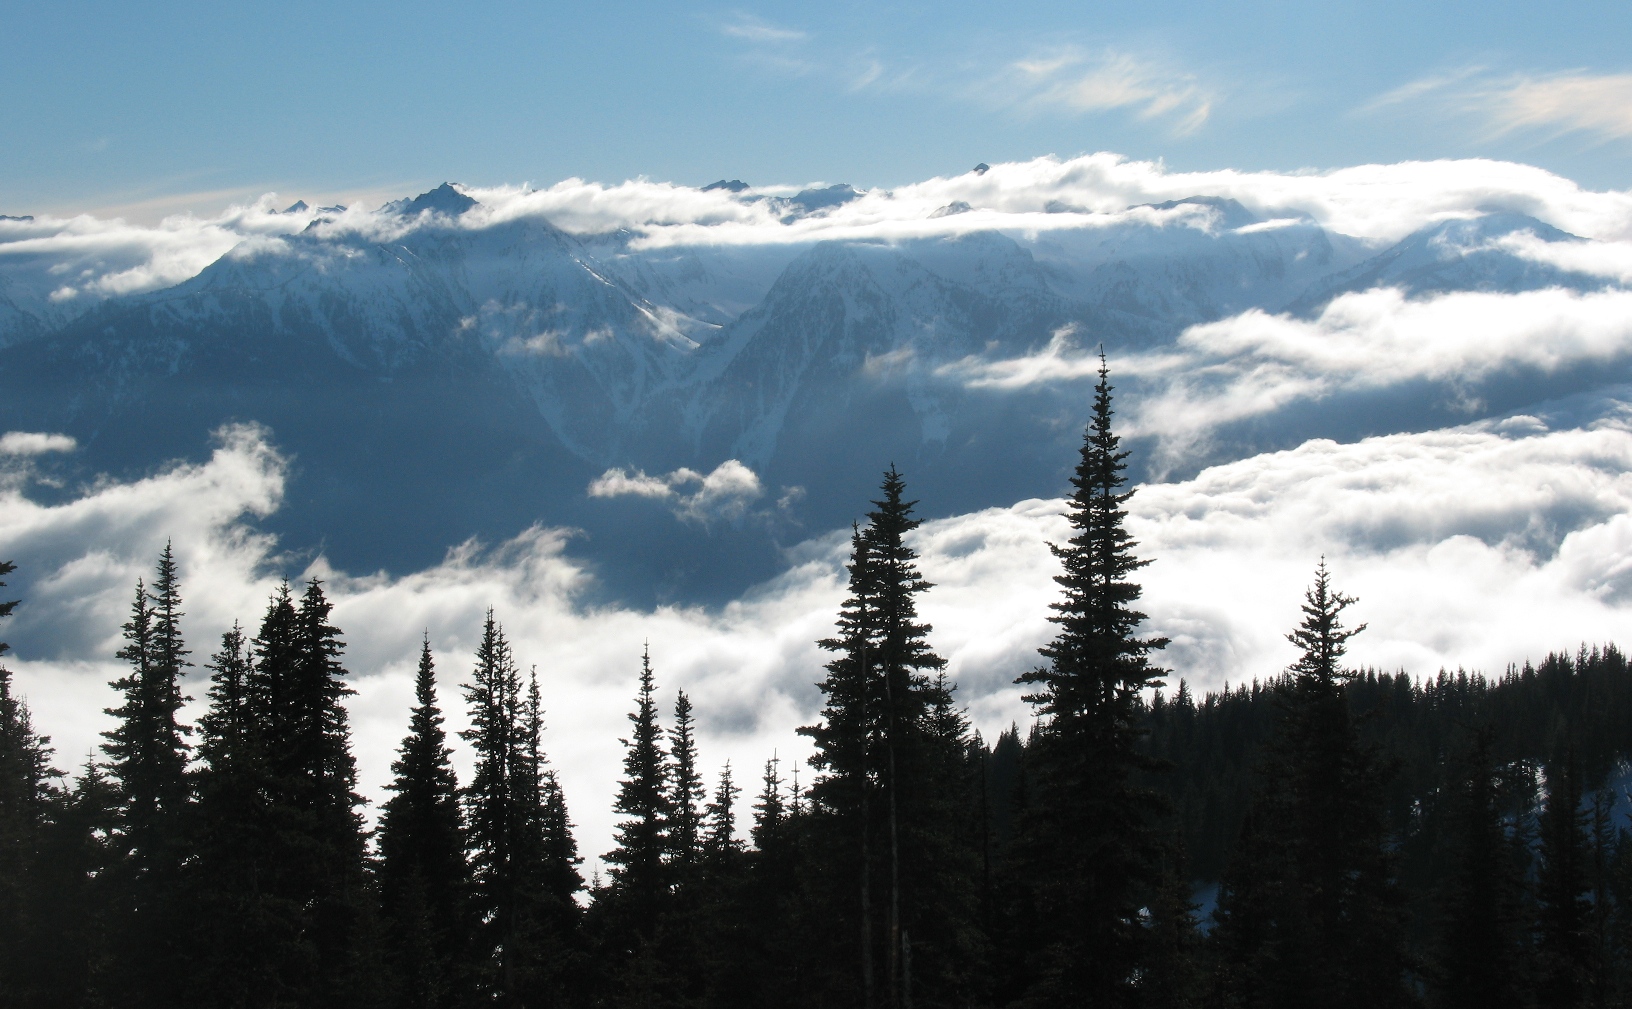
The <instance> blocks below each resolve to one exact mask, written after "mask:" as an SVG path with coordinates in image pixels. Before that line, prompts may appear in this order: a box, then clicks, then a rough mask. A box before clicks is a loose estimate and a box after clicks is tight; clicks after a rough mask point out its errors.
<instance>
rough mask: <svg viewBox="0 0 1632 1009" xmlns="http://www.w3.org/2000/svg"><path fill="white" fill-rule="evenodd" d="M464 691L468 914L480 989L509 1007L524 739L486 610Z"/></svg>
mask: <svg viewBox="0 0 1632 1009" xmlns="http://www.w3.org/2000/svg"><path fill="white" fill-rule="evenodd" d="M464 691H465V702H466V703H467V704H468V705H469V706H470V728H469V729H466V730H464V731H463V732H462V733H461V734H460V736H461V738H463V739H464V740H465V741H466V742H468V743H470V745H471V749H472V750H474V751H475V756H476V766H475V771H474V774H473V775H472V777H471V781H470V784H469V786H467V787H466V789H465V803H466V810H467V822H468V823H469V840H468V844H469V851H470V866H471V871H472V877H473V881H474V892H475V900H476V908H475V911H476V916H477V920H478V921H479V922H481V927H480V930H479V931H480V936H479V951H480V959H481V961H483V967H484V968H485V973H486V974H487V978H486V980H485V983H484V988H485V989H486V990H487V991H488V992H489V993H490V994H491V996H492V997H493V999H494V1001H496V1002H498V1003H499V1004H501V1005H512V1004H514V1003H515V1000H516V997H517V990H518V978H517V973H518V971H517V962H516V961H517V959H518V957H517V952H518V950H517V945H518V942H517V939H518V936H519V933H520V928H519V922H518V920H517V919H518V912H519V907H518V905H519V903H520V899H521V887H522V881H521V880H520V879H519V878H518V873H517V854H518V851H517V849H518V847H519V846H520V841H521V839H520V837H519V836H518V835H519V834H520V830H519V829H518V828H519V827H520V822H519V821H520V813H519V811H518V810H517V809H516V802H515V798H516V795H515V793H516V787H517V786H516V781H515V778H516V777H517V776H518V774H519V772H520V765H521V761H522V752H523V746H524V745H525V743H524V740H523V738H522V727H521V726H520V725H519V724H517V716H518V713H519V711H520V705H521V699H520V694H521V679H520V674H519V672H518V671H517V669H516V664H515V658H514V656H513V655H512V654H511V651H510V645H509V642H507V641H506V640H505V637H504V630H503V628H501V627H500V626H499V625H498V622H497V621H496V620H494V617H493V611H492V610H491V609H490V610H488V611H487V618H486V621H485V622H484V623H483V625H482V639H481V641H480V643H479V644H478V645H477V646H476V668H475V670H474V671H473V673H472V676H471V682H470V684H469V685H468V686H466V687H465V688H464Z"/></svg>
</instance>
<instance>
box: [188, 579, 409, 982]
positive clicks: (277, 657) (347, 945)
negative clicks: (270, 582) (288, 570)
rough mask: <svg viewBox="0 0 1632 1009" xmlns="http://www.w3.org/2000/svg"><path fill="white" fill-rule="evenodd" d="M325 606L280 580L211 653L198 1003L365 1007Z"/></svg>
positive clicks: (365, 918) (358, 877) (345, 755)
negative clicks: (245, 627)
mask: <svg viewBox="0 0 1632 1009" xmlns="http://www.w3.org/2000/svg"><path fill="white" fill-rule="evenodd" d="M330 613H331V605H330V603H329V601H328V599H327V597H326V596H325V594H324V592H323V589H322V585H321V583H319V582H318V581H317V580H315V579H314V580H312V581H311V582H310V583H309V584H308V585H307V588H306V591H305V592H304V593H303V594H302V596H301V598H300V602H299V605H298V606H297V605H296V602H295V599H294V596H293V595H292V593H291V592H290V591H289V586H288V585H287V584H284V585H282V586H280V587H279V588H278V589H277V590H276V591H275V592H274V593H273V595H272V598H271V600H270V602H269V603H268V605H267V611H266V615H265V616H264V618H263V619H262V621H261V625H260V629H259V632H258V633H257V634H256V636H255V638H254V640H253V641H252V642H251V643H250V647H249V649H247V654H246V649H245V648H244V643H243V640H242V633H241V632H240V631H238V630H237V629H236V628H235V629H234V630H233V631H229V632H228V633H227V635H226V636H225V637H224V638H223V641H222V650H221V652H219V653H217V655H216V656H215V658H214V659H213V660H212V662H211V666H212V668H213V669H214V671H215V674H214V676H213V677H212V685H211V709H210V713H209V715H208V716H207V717H206V719H205V722H204V728H205V740H204V745H203V747H202V748H201V749H202V751H203V754H202V755H203V756H204V758H205V766H204V768H203V770H202V771H201V773H200V780H199V791H200V814H201V816H200V819H201V830H200V834H201V838H200V842H199V844H200V855H199V859H198V861H199V875H200V877H201V880H202V885H203V887H204V889H205V893H204V895H203V897H202V898H201V901H200V903H201V905H202V909H203V914H204V916H205V917H206V918H207V920H208V922H209V926H210V927H209V929H208V930H207V931H206V932H205V947H206V950H207V953H206V962H205V963H204V964H203V965H202V969H201V970H200V971H199V972H198V977H197V981H198V985H199V994H198V995H197V997H196V998H195V1000H194V1001H196V1002H197V1003H199V1004H203V1005H227V1006H233V1005H244V1004H251V1005H259V1004H268V1005H283V1004H295V1005H300V1006H303V1007H307V1006H310V1007H314V1009H317V1007H325V1006H339V1005H348V1006H355V1005H359V1004H362V1005H367V1004H371V1002H372V1000H373V999H374V998H375V997H376V996H377V995H378V994H379V989H378V986H377V984H376V978H375V977H374V976H373V975H374V965H375V961H374V958H375V955H376V952H375V949H374V945H373V936H374V935H375V923H374V922H373V920H372V906H373V893H372V890H371V887H370V882H369V879H368V873H367V866H366V861H365V859H366V851H365V847H364V834H363V825H362V818H361V816H360V815H359V812H358V807H359V806H360V805H361V803H362V800H361V799H360V798H359V797H358V796H357V794H356V791H355V789H356V780H357V770H356V764H355V761H354V760H353V758H352V755H351V742H350V727H349V723H348V718H347V714H346V709H345V707H344V704H343V701H344V698H345V697H346V696H347V695H348V694H350V693H351V690H350V688H349V687H347V686H346V683H345V676H346V671H345V668H344V666H343V665H342V663H341V660H340V656H341V653H342V651H343V649H344V645H343V644H342V642H341V641H340V632H339V629H338V628H336V627H335V626H333V624H331V623H330V622H329V617H330Z"/></svg>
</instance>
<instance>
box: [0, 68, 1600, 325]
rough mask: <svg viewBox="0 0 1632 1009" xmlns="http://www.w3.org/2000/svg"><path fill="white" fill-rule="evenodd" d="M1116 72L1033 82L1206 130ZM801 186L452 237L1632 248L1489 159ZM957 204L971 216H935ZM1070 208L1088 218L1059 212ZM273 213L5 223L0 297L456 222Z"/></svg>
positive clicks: (709, 195) (1527, 172)
mask: <svg viewBox="0 0 1632 1009" xmlns="http://www.w3.org/2000/svg"><path fill="white" fill-rule="evenodd" d="M1107 60H1108V62H1106V61H1101V63H1098V64H1095V63H1092V61H1089V62H1087V63H1083V62H1081V61H1080V60H1079V61H1078V62H1072V61H1070V60H1067V61H1066V62H1064V63H1060V62H1059V61H1058V60H1056V61H1055V62H1053V63H1049V62H1048V61H1046V60H1045V61H1043V62H1042V63H1038V64H1036V66H1035V67H1034V68H1033V69H1034V71H1035V74H1034V76H1035V75H1038V74H1040V75H1042V76H1043V77H1046V78H1048V79H1054V78H1059V79H1060V80H1061V81H1068V80H1069V77H1068V74H1067V71H1068V69H1070V68H1072V67H1075V68H1076V69H1075V70H1072V71H1071V72H1073V73H1074V72H1077V71H1081V72H1083V73H1086V74H1088V75H1089V77H1094V75H1096V74H1098V75H1100V77H1094V79H1095V80H1098V81H1099V83H1098V84H1093V85H1092V86H1090V85H1089V84H1086V83H1084V81H1085V80H1087V78H1083V79H1081V80H1077V81H1076V83H1075V84H1069V83H1061V84H1059V85H1058V86H1059V87H1060V88H1063V89H1064V90H1063V91H1061V92H1060V94H1061V95H1062V96H1064V95H1069V94H1075V95H1077V99H1075V100H1081V101H1088V100H1089V99H1090V98H1091V99H1092V100H1093V101H1096V102H1105V101H1111V100H1112V98H1113V97H1115V96H1117V95H1120V96H1121V97H1119V98H1116V99H1115V100H1116V101H1128V102H1132V103H1133V106H1134V107H1138V108H1143V109H1145V110H1146V111H1150V112H1151V114H1162V115H1167V114H1172V115H1180V114H1182V112H1181V110H1183V109H1184V108H1190V110H1191V111H1190V113H1188V114H1189V115H1192V116H1193V115H1195V114H1197V110H1199V109H1200V108H1202V106H1201V105H1197V104H1195V103H1196V102H1198V101H1200V100H1201V99H1200V98H1198V97H1196V96H1191V97H1182V96H1183V95H1184V87H1188V85H1184V86H1181V85H1179V84H1172V83H1168V84H1160V85H1158V84H1155V83H1149V81H1148V80H1147V77H1149V75H1148V74H1145V71H1143V70H1138V67H1137V66H1136V65H1135V64H1132V63H1127V62H1126V61H1125V60H1122V59H1121V58H1109V57H1108V58H1107ZM1094 67H1098V69H1094ZM1045 70H1046V71H1047V72H1046V73H1044V71H1045ZM1135 71H1138V72H1135ZM1062 75H1066V76H1062ZM1105 75H1109V76H1105ZM1142 75H1143V76H1142ZM1101 77H1102V78H1103V79H1100V78H1101ZM1113 78H1114V79H1115V80H1113ZM1118 80H1119V81H1121V83H1120V84H1116V81H1118ZM1149 80H1155V78H1149ZM1141 82H1143V83H1141ZM1113 84H1114V85H1115V86H1112V85H1113ZM1085 88H1086V90H1083V89H1085ZM1175 88H1176V89H1177V90H1174V89H1175ZM1096 96H1097V97H1096ZM1060 100H1066V99H1065V98H1064V97H1061V98H1060ZM1141 103H1142V104H1141ZM1186 103H1190V104H1189V105H1186ZM801 188H803V187H802V186H798V185H764V186H760V187H757V188H755V189H754V190H751V191H750V192H748V193H746V194H733V193H730V192H728V191H725V190H714V191H711V192H704V191H702V190H698V189H694V188H690V187H686V186H679V185H675V184H672V183H666V182H653V181H649V180H645V179H637V180H631V181H627V182H621V183H616V184H603V183H598V182H589V181H585V180H583V179H567V180H564V181H562V182H559V183H556V184H554V185H551V186H548V187H545V188H534V187H532V186H528V185H519V186H472V187H467V188H466V192H468V193H469V194H470V195H471V196H473V197H475V198H476V199H477V200H479V201H480V202H481V204H482V206H481V207H480V208H478V209H477V210H476V211H473V212H471V213H468V214H465V215H464V216H462V217H460V218H459V219H458V220H457V222H456V225H455V226H457V227H461V228H468V229H482V228H487V227H492V226H493V225H495V224H499V223H503V222H506V221H511V220H516V219H521V218H542V219H546V220H549V221H550V222H552V223H554V224H555V225H557V226H559V227H561V228H563V229H565V230H567V231H570V232H574V233H578V234H607V233H611V232H615V231H617V230H619V229H626V230H627V231H629V232H630V233H631V236H632V237H631V244H632V246H633V247H634V248H660V247H670V246H687V245H711V246H720V245H739V246H754V245H787V244H800V243H811V242H817V241H824V240H858V241H860V240H866V241H892V240H901V239H908V238H915V237H923V236H932V235H956V234H964V233H968V232H972V231H983V230H994V229H996V230H1005V231H1008V232H1010V233H1013V234H1017V235H1031V234H1037V233H1042V232H1046V231H1052V230H1061V229H1094V228H1100V227H1106V226H1109V225H1113V224H1116V223H1119V222H1121V221H1123V220H1125V219H1126V218H1127V216H1128V215H1134V216H1135V217H1139V218H1141V219H1148V220H1151V221H1153V222H1158V221H1172V222H1175V223H1188V224H1191V225H1192V226H1196V227H1207V226H1210V225H1209V221H1210V220H1211V218H1210V216H1209V215H1208V214H1207V213H1206V212H1205V210H1204V209H1202V208H1197V207H1194V206H1181V207H1178V208H1174V209H1173V210H1170V211H1165V212H1156V211H1151V210H1149V209H1130V208H1141V207H1143V206H1144V205H1148V204H1152V203H1161V202H1164V201H1168V200H1175V199H1182V198H1184V197H1189V196H1197V195H1201V196H1218V197H1228V198H1231V199H1236V200H1239V201H1240V202H1241V203H1242V204H1244V205H1245V206H1246V207H1247V208H1248V209H1250V210H1252V211H1254V212H1256V213H1258V214H1259V215H1261V216H1263V217H1267V218H1284V217H1289V216H1297V215H1308V216H1309V217H1311V218H1313V219H1314V220H1316V221H1318V222H1319V223H1320V224H1322V225H1323V226H1325V227H1327V228H1329V229H1331V230H1334V231H1337V232H1340V233H1342V234H1346V235H1352V236H1355V237H1359V238H1363V239H1366V240H1369V241H1375V242H1386V241H1393V240H1397V239H1399V238H1400V237H1403V236H1404V235H1406V234H1409V233H1410V232H1412V231H1414V230H1417V229H1418V228H1421V227H1423V226H1425V225H1427V224H1430V223H1432V222H1435V221H1438V220H1443V219H1446V218H1451V217H1465V216H1470V215H1474V214H1477V213H1480V212H1483V211H1484V210H1488V209H1492V208H1499V209H1505V210H1511V211H1515V212H1519V213H1524V214H1529V215H1531V216H1534V217H1537V218H1539V219H1541V220H1543V221H1546V222H1547V223H1549V224H1552V225H1554V226H1555V227H1558V228H1561V229H1563V230H1565V231H1568V232H1571V233H1573V234H1577V235H1582V236H1585V237H1588V238H1593V239H1598V240H1602V241H1618V242H1625V241H1632V193H1628V192H1625V191H1609V192H1593V191H1589V190H1584V189H1582V188H1581V187H1580V186H1578V185H1576V184H1575V183H1573V182H1571V181H1570V180H1568V179H1565V178H1562V177H1560V176H1557V175H1553V174H1551V173H1549V172H1546V171H1543V170H1541V169H1538V168H1533V167H1529V166H1526V165H1519V164H1513V163H1508V162H1497V161H1483V160H1467V161H1436V162H1408V163H1402V164H1394V165H1361V166H1357V167H1353V168H1344V169H1339V170H1336V171H1330V172H1321V173H1291V174H1288V173H1275V172H1238V171H1233V170H1224V171H1208V172H1175V171H1171V170H1169V169H1167V168H1166V167H1165V166H1163V165H1161V164H1160V163H1156V162H1149V161H1130V160H1128V159H1126V158H1123V157H1120V156H1118V155H1115V154H1108V153H1099V154H1088V155H1083V156H1080V157H1075V158H1070V159H1064V160H1062V159H1059V158H1054V157H1047V158H1037V159H1034V160H1031V161H1024V162H1010V163H1006V164H999V165H994V166H992V167H991V168H990V170H988V171H986V172H983V173H980V174H975V173H973V172H970V173H965V174H962V175H955V176H949V177H942V178H934V179H929V180H926V181H923V182H918V183H913V184H911V185H905V186H900V187H896V188H894V189H888V190H886V189H873V190H868V191H865V192H864V193H863V194H862V195H861V197H860V198H858V199H855V200H851V201H849V202H847V203H844V204H842V205H839V206H835V207H831V208H827V209H825V210H823V211H821V212H820V213H817V214H812V215H803V216H800V215H793V216H790V215H789V213H788V205H787V204H786V203H785V202H781V200H783V199H785V198H787V197H791V196H792V195H794V194H795V193H796V192H798V191H799V190H800V189H801ZM960 203H961V204H966V205H967V206H968V207H969V208H970V210H969V211H968V212H964V213H957V214H951V215H944V214H943V215H942V216H939V217H935V216H932V215H934V214H935V213H936V211H938V210H940V209H942V208H944V207H948V206H952V205H954V204H960ZM1062 207H1067V208H1077V209H1076V210H1074V211H1071V212H1064V213H1059V212H1055V213H1051V212H1050V210H1056V211H1057V210H1059V209H1060V208H1062ZM273 208H274V200H273V198H272V197H271V196H267V197H264V198H262V199H261V200H259V201H257V202H256V203H254V204H251V205H248V206H240V207H233V208H231V209H229V210H228V211H226V212H225V213H223V214H221V215H218V216H216V217H213V218H209V219H202V218H196V217H192V216H189V215H181V216H176V217H171V218H167V219H166V220H165V221H164V222H162V223H161V224H160V225H158V226H156V227H142V226H137V225H133V224H129V223H127V222H125V221H123V220H118V219H115V220H99V219H96V218H93V217H89V216H84V215H81V216H79V217H74V218H39V219H36V220H28V221H18V220H0V275H3V276H4V278H5V281H6V284H5V285H4V290H0V294H4V295H6V296H8V297H11V298H13V299H16V300H18V302H19V304H21V303H23V302H24V301H27V302H29V303H31V304H36V305H38V306H43V307H42V308H41V309H40V310H41V311H50V310H53V306H55V309H54V310H56V311H58V312H59V313H62V312H74V311H77V310H78V308H79V306H83V305H85V304H88V303H91V302H94V301H96V300H98V299H100V298H104V297H108V296H111V295H115V294H129V293H134V292H140V291H147V290H153V289H156V288H161V287H166V286H170V285H173V284H176V283H178V282H180V281H182V280H185V279H187V278H188V277H191V276H194V275H196V274H197V273H198V272H199V271H200V270H202V269H203V268H204V267H205V266H206V265H208V264H209V263H211V262H213V261H214V260H216V259H218V258H220V257H221V256H222V255H224V254H226V253H227V252H228V250H230V249H233V248H234V247H235V246H238V245H239V244H240V243H244V242H250V244H249V245H246V246H245V247H244V248H245V251H246V252H248V251H261V252H267V251H275V250H276V249H277V247H278V246H277V243H276V241H275V240H276V239H277V238H278V237H279V236H285V235H289V234H293V233H296V232H299V231H303V230H305V229H307V228H308V227H309V226H311V225H313V224H314V222H315V223H316V233H318V234H328V235H333V236H335V237H341V236H346V235H359V236H363V237H365V238H369V239H373V240H378V241H391V240H394V239H396V238H399V237H401V236H402V235H403V234H404V233H406V232H407V231H409V230H412V229H413V228H416V227H426V226H431V225H432V224H438V223H439V224H441V225H446V223H447V222H446V219H444V218H439V217H436V216H435V215H422V216H421V217H418V218H404V217H400V216H396V215H381V214H376V213H373V212H372V211H371V210H369V209H366V208H363V207H353V208H352V209H350V210H348V211H345V212H344V213H329V214H323V215H318V214H316V213H315V212H314V211H312V210H310V209H305V210H301V211H299V212H296V213H292V214H283V213H278V212H276V211H275V210H274V209H273Z"/></svg>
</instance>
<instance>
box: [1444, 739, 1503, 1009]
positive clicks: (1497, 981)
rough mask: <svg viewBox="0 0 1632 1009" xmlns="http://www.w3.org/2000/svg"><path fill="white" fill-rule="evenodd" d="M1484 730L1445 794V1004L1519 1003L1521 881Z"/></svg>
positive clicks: (1498, 1008)
mask: <svg viewBox="0 0 1632 1009" xmlns="http://www.w3.org/2000/svg"><path fill="white" fill-rule="evenodd" d="M1491 747H1492V739H1491V733H1490V732H1489V731H1488V730H1482V731H1480V732H1478V733H1477V734H1476V735H1475V737H1474V739H1473V741H1472V744H1471V746H1470V747H1469V750H1468V753H1467V755H1466V756H1465V757H1464V758H1463V760H1462V761H1461V762H1460V763H1461V765H1462V771H1461V775H1460V780H1459V781H1457V782H1456V791H1455V792H1454V794H1453V795H1452V798H1451V809H1450V819H1449V822H1448V823H1447V825H1446V828H1445V830H1444V839H1443V840H1444V844H1445V846H1446V847H1447V848H1448V849H1449V855H1450V871H1449V872H1448V873H1447V875H1446V878H1445V880H1444V881H1443V883H1442V884H1441V886H1440V893H1439V911H1440V923H1439V936H1438V943H1437V945H1438V954H1439V955H1438V969H1437V970H1436V971H1435V972H1434V975H1433V980H1434V992H1435V1002H1436V1004H1438V1005H1441V1006H1444V1007H1446V1009H1508V1007H1513V1009H1516V1007H1519V1006H1522V1005H1524V1004H1525V1001H1524V997H1523V995H1524V981H1525V980H1526V979H1525V978H1524V976H1523V972H1522V969H1521V963H1522V954H1523V952H1524V948H1523V944H1522V942H1521V934H1522V931H1523V925H1522V922H1521V920H1520V915H1521V913H1522V900H1523V880H1522V879H1520V878H1519V871H1518V870H1519V863H1518V859H1517V858H1516V855H1515V852H1514V851H1513V844H1512V842H1511V841H1510V840H1509V839H1508V836H1507V832H1506V830H1505V829H1504V827H1503V824H1502V808H1501V790H1500V786H1499V782H1498V779H1497V774H1496V768H1495V766H1494V759H1493V758H1492V756H1491Z"/></svg>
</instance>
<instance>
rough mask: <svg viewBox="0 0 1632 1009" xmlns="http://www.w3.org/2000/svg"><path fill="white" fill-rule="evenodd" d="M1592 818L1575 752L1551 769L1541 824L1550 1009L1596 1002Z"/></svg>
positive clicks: (1541, 935)
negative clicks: (1584, 800) (1593, 995)
mask: <svg viewBox="0 0 1632 1009" xmlns="http://www.w3.org/2000/svg"><path fill="white" fill-rule="evenodd" d="M1589 824H1590V819H1589V814H1588V811H1587V810H1586V809H1583V808H1582V803H1581V778H1580V769H1579V767H1578V765H1577V762H1576V756H1575V754H1574V753H1573V752H1570V753H1567V754H1566V755H1565V756H1564V757H1562V758H1561V759H1559V760H1557V761H1555V762H1554V763H1553V764H1551V765H1550V766H1549V767H1548V768H1547V801H1546V803H1545V804H1544V805H1543V806H1542V810H1541V820H1540V823H1539V828H1540V829H1539V833H1540V835H1541V836H1540V841H1541V844H1540V850H1539V853H1538V854H1539V860H1538V866H1537V871H1536V904H1537V921H1536V956H1537V961H1538V962H1537V967H1538V972H1539V975H1540V976H1539V978H1538V981H1539V984H1538V989H1539V990H1538V991H1537V995H1538V997H1539V1001H1540V1002H1541V1004H1543V1005H1545V1006H1548V1007H1549V1009H1554V1007H1556V1009H1574V1007H1576V1006H1585V1005H1588V1004H1590V1003H1589V1001H1588V996H1589V994H1590V993H1591V988H1592V984H1591V982H1592V978H1593V976H1594V974H1595V972H1596V971H1595V968H1596V966H1597V965H1596V964H1595V962H1594V953H1595V952H1596V950H1595V949H1594V943H1593V941H1592V910H1593V909H1592V902H1591V900H1590V899H1589V891H1590V890H1591V888H1592V887H1591V879H1590V869H1591V864H1592V852H1591V846H1590V839H1589Z"/></svg>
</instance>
